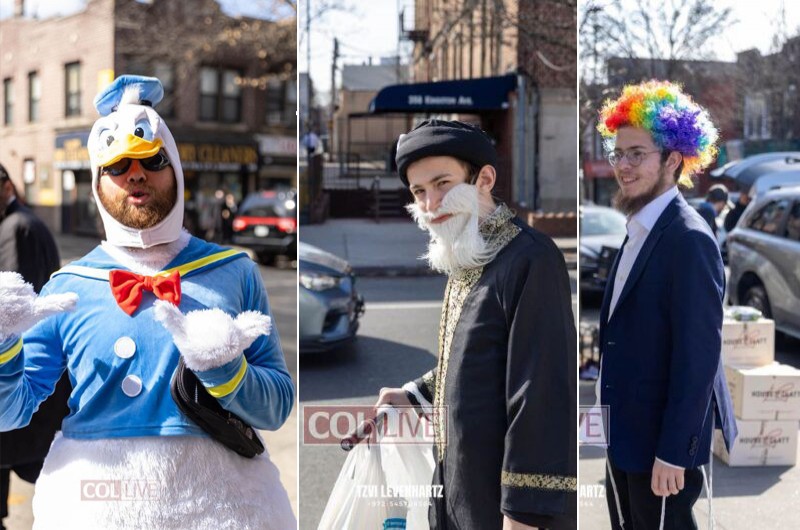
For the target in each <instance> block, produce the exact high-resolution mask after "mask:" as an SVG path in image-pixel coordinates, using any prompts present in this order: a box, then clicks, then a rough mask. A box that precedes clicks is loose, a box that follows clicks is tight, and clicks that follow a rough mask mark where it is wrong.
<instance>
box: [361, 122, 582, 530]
mask: <svg viewBox="0 0 800 530" xmlns="http://www.w3.org/2000/svg"><path fill="white" fill-rule="evenodd" d="M396 159H397V167H398V172H399V174H400V178H401V179H402V180H403V182H404V183H405V184H406V185H407V186H409V189H410V190H411V193H412V194H413V195H414V199H415V200H414V203H413V204H410V205H408V207H407V208H408V210H409V212H411V214H412V215H413V217H414V219H415V220H416V222H417V223H418V224H419V226H420V228H422V229H423V230H426V231H428V232H430V243H429V245H428V252H427V253H426V255H425V256H424V257H425V258H426V259H427V260H428V262H429V264H430V266H431V267H432V268H433V269H435V270H437V271H439V272H443V273H445V274H447V276H448V282H447V288H446V291H445V295H444V302H443V306H442V317H441V321H440V327H439V346H438V354H439V361H438V366H437V367H436V368H435V369H434V370H432V371H430V372H429V373H427V374H425V375H423V376H422V377H420V378H419V379H417V380H415V381H413V382H409V383H407V384H406V385H404V386H403V388H402V389H399V388H394V389H389V388H384V389H382V390H381V394H380V397H379V399H378V402H377V404H376V407H378V406H382V405H387V404H388V405H393V406H408V405H414V406H418V407H421V409H422V410H423V411H433V412H434V414H433V415H432V417H433V420H434V432H435V443H434V452H435V456H436V458H435V460H436V468H435V471H434V476H433V482H434V484H436V485H442V486H443V495H442V496H441V497H439V498H432V499H431V502H432V504H431V509H430V511H429V519H430V524H431V528H433V529H437V530H445V529H447V530H454V529H459V530H473V529H475V530H477V529H480V530H501V529H502V530H519V529H528V528H550V529H562V528H575V527H576V518H577V503H576V490H577V479H576V454H575V453H576V451H575V447H576V443H577V431H576V414H577V412H576V374H577V372H576V370H577V368H576V350H575V346H576V340H575V339H576V337H575V323H574V320H573V315H572V308H571V297H570V286H569V278H568V275H567V269H566V266H565V263H564V258H563V256H562V254H561V252H560V251H559V250H558V248H557V247H556V246H555V245H554V244H553V242H552V241H551V240H550V239H549V238H548V237H547V236H545V235H544V234H542V233H540V232H538V231H536V230H534V229H532V228H530V227H529V226H527V225H526V224H525V223H523V222H522V221H521V220H520V219H518V218H517V217H515V215H514V213H513V212H512V211H511V210H510V209H509V208H508V206H506V205H505V204H502V203H498V202H496V201H495V200H494V199H493V197H492V195H491V192H492V188H493V187H494V185H495V181H496V178H497V176H496V169H495V168H496V167H497V154H496V151H495V149H494V146H493V145H492V143H491V140H490V139H489V138H488V136H487V135H486V134H485V133H484V132H483V131H481V130H480V129H479V128H477V127H475V126H472V125H468V124H465V123H461V122H458V121H442V120H427V121H424V122H423V123H421V124H420V125H419V126H418V127H416V128H415V129H414V130H412V131H411V132H409V133H408V134H405V135H402V136H401V137H400V139H399V141H398V146H397V158H396Z"/></svg>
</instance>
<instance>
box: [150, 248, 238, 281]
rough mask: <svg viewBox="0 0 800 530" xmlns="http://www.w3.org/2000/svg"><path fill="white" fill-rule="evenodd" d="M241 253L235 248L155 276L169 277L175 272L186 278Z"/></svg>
mask: <svg viewBox="0 0 800 530" xmlns="http://www.w3.org/2000/svg"><path fill="white" fill-rule="evenodd" d="M241 252H242V251H241V250H236V249H233V248H232V249H230V250H223V251H222V252H217V253H216V254H211V255H210V256H206V257H205V258H200V259H198V260H194V261H190V262H189V263H184V264H183V265H178V266H177V267H172V268H171V269H167V270H165V271H161V272H158V273H156V274H155V275H154V276H169V275H170V274H172V273H173V272H174V271H178V272H180V273H181V276H185V275H186V274H188V273H190V272H192V271H195V270H197V269H201V268H203V267H205V266H206V265H211V264H212V263H216V262H217V261H220V260H223V259H226V258H229V257H231V256H233V255H235V254H239V253H241Z"/></svg>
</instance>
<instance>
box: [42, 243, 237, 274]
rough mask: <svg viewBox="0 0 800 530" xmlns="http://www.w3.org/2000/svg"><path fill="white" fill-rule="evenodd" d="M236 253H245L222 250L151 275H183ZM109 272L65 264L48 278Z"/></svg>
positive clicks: (234, 250)
mask: <svg viewBox="0 0 800 530" xmlns="http://www.w3.org/2000/svg"><path fill="white" fill-rule="evenodd" d="M236 254H242V255H246V254H245V253H244V252H242V251H241V250H236V249H228V250H223V251H222V252H217V253H216V254H211V255H210V256H206V257H205V258H200V259H198V260H194V261H190V262H189V263H185V264H183V265H179V266H177V267H172V268H171V269H167V270H165V271H160V272H157V273H155V274H154V275H153V276H169V275H170V274H172V272H173V271H176V270H177V271H180V273H181V276H185V275H186V274H187V273H189V272H192V271H196V270H198V269H202V268H203V267H205V266H207V265H211V264H212V263H216V262H217V261H220V260H223V259H226V258H229V257H231V256H234V255H236ZM109 272H111V270H110V269H96V268H94V267H85V266H83V265H65V266H64V267H62V268H61V269H59V270H57V271H56V272H54V273H53V274H51V275H50V278H52V277H54V276H57V275H59V274H68V273H72V274H77V275H78V276H86V277H89V278H94V279H96V280H105V281H108V273H109Z"/></svg>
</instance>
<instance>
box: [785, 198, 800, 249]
mask: <svg viewBox="0 0 800 530" xmlns="http://www.w3.org/2000/svg"><path fill="white" fill-rule="evenodd" d="M786 237H787V238H789V239H791V240H793V241H800V202H796V203H794V206H793V207H792V211H791V212H789V220H788V221H786Z"/></svg>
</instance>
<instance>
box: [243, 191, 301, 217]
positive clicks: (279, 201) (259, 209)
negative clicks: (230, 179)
mask: <svg viewBox="0 0 800 530" xmlns="http://www.w3.org/2000/svg"><path fill="white" fill-rule="evenodd" d="M296 210H297V203H296V202H295V200H294V195H293V194H283V193H280V194H277V195H270V196H269V197H264V196H263V195H262V194H253V195H251V196H248V197H247V198H246V199H245V200H244V202H243V203H242V205H241V207H240V208H239V212H238V213H239V215H243V216H248V217H294V216H295V212H296Z"/></svg>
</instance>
